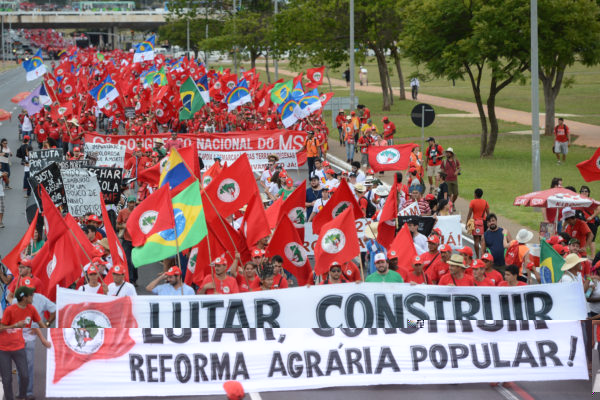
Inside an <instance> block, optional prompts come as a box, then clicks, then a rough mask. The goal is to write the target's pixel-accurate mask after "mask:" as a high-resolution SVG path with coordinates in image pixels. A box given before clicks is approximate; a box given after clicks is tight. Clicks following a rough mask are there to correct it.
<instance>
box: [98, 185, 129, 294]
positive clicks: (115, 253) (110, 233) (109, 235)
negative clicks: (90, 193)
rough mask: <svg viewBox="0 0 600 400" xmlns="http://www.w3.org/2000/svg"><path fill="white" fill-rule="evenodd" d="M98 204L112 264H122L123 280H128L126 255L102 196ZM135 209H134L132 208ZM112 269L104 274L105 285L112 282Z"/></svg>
mask: <svg viewBox="0 0 600 400" xmlns="http://www.w3.org/2000/svg"><path fill="white" fill-rule="evenodd" d="M100 206H101V207H102V220H103V221H104V231H105V232H106V239H107V240H108V248H109V249H110V258H111V260H112V264H113V266H115V265H117V264H118V265H122V266H123V267H125V268H124V271H125V280H126V281H127V282H129V268H127V257H126V256H125V251H124V250H123V246H121V242H120V241H119V238H118V237H117V234H116V233H115V229H114V228H113V226H112V224H111V222H110V218H109V217H108V211H106V205H105V204H104V198H102V196H100ZM134 211H135V210H134ZM112 273H113V269H112V268H111V269H110V271H108V275H107V276H106V279H105V282H104V283H106V284H107V285H108V284H109V283H111V282H113V277H112Z"/></svg>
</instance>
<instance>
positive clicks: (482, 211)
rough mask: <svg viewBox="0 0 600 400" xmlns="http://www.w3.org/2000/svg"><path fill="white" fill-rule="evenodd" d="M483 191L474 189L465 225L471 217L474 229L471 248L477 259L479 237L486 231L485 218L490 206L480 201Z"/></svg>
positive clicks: (482, 200)
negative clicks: (473, 196)
mask: <svg viewBox="0 0 600 400" xmlns="http://www.w3.org/2000/svg"><path fill="white" fill-rule="evenodd" d="M482 197H483V190H481V189H479V188H477V189H475V198H474V199H473V200H471V202H470V203H469V213H468V214H467V223H468V222H469V220H470V219H471V217H473V221H474V225H475V227H474V229H473V242H474V244H473V247H474V248H475V256H476V257H477V258H479V245H480V243H481V237H482V236H483V233H484V232H485V231H486V230H487V223H486V218H487V216H488V214H489V213H490V205H489V204H488V202H487V201H485V200H484V199H482Z"/></svg>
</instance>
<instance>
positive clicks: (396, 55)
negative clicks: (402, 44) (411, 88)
mask: <svg viewBox="0 0 600 400" xmlns="http://www.w3.org/2000/svg"><path fill="white" fill-rule="evenodd" d="M390 50H391V52H392V57H394V64H396V71H397V72H398V80H399V81H400V100H406V88H405V87H404V74H403V73H402V65H401V64H400V54H399V53H398V48H397V47H392V48H391V49H390Z"/></svg>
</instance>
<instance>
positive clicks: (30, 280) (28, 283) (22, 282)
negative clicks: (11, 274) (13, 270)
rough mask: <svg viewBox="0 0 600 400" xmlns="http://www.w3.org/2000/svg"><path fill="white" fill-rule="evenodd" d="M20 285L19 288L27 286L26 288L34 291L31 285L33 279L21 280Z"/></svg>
mask: <svg viewBox="0 0 600 400" xmlns="http://www.w3.org/2000/svg"><path fill="white" fill-rule="evenodd" d="M20 285H21V286H27V287H28V288H32V289H35V285H34V284H33V279H31V278H29V277H26V278H23V280H21V283H20Z"/></svg>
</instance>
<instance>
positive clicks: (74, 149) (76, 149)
mask: <svg viewBox="0 0 600 400" xmlns="http://www.w3.org/2000/svg"><path fill="white" fill-rule="evenodd" d="M73 151H81V149H80V148H79V147H73Z"/></svg>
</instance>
